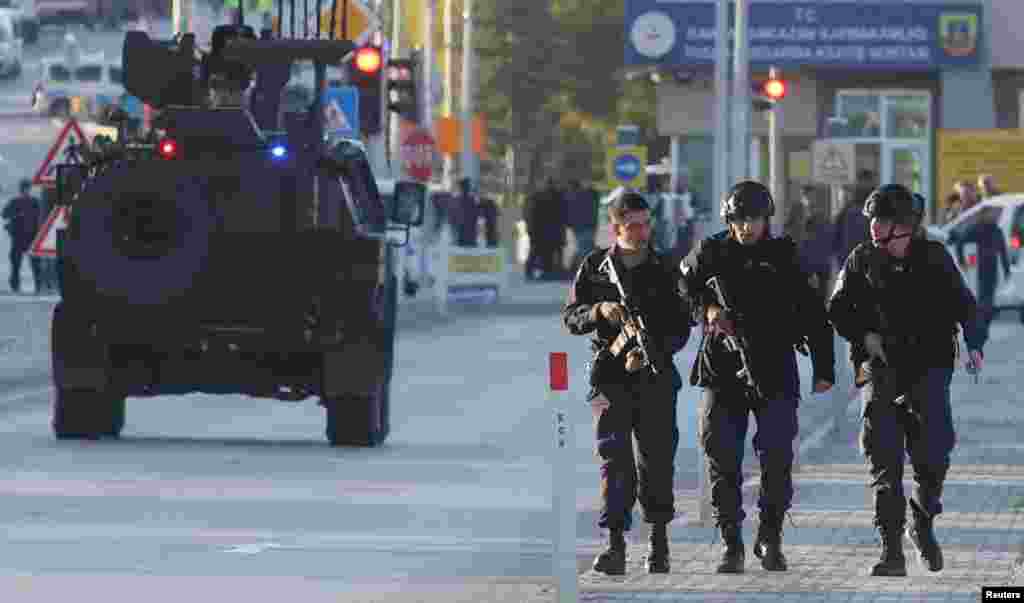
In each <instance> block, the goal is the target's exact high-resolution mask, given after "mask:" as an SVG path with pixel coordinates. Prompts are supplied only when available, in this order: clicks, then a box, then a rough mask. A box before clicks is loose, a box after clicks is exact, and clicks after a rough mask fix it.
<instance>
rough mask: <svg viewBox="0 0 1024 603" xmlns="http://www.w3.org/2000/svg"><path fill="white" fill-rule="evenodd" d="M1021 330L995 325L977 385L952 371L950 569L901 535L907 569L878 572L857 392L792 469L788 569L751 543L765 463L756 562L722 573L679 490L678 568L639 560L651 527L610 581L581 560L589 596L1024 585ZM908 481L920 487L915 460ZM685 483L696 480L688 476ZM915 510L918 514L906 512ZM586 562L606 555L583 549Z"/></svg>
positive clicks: (937, 590)
mask: <svg viewBox="0 0 1024 603" xmlns="http://www.w3.org/2000/svg"><path fill="white" fill-rule="evenodd" d="M1021 333H1024V329H1022V327H1021V325H1020V324H1019V323H1018V322H1017V320H1016V315H1015V314H1014V315H1013V320H1010V319H1009V316H1008V315H1007V316H1004V317H1003V318H1001V319H1000V321H999V322H997V323H996V324H994V325H993V341H991V342H990V343H989V345H988V349H987V350H986V351H987V356H988V364H987V366H986V370H985V373H984V374H983V376H982V378H981V383H979V384H978V385H974V384H973V383H972V381H971V378H970V377H968V376H967V375H966V374H965V373H964V372H963V371H962V370H959V371H958V372H957V373H956V375H955V376H954V383H953V387H952V395H953V409H954V414H955V417H956V419H955V420H956V424H957V436H958V445H957V448H956V450H955V451H954V455H953V466H952V468H951V471H950V474H949V477H948V480H947V482H946V487H945V492H944V496H943V502H944V506H945V512H944V513H943V514H942V515H941V516H939V518H938V519H937V520H936V535H937V537H938V539H939V541H940V543H941V544H942V545H943V552H944V556H945V565H946V567H945V569H944V570H943V571H941V572H938V573H930V572H928V571H926V570H925V569H924V568H922V567H921V566H920V565H919V563H918V560H917V555H916V552H915V551H914V550H913V548H912V547H911V546H910V544H909V541H908V540H907V539H904V545H905V548H906V553H907V555H908V573H909V576H908V577H907V578H873V577H870V576H868V575H867V568H868V567H869V566H870V565H872V564H873V563H874V562H875V561H876V560H877V558H878V553H879V550H880V549H879V545H878V543H877V533H876V532H875V530H874V528H873V527H872V525H871V512H870V511H869V509H870V508H871V492H870V489H869V488H868V486H867V484H868V480H867V468H866V465H865V463H864V460H863V458H862V457H861V456H860V452H859V450H858V448H857V433H858V429H859V421H858V414H859V401H856V403H854V404H850V407H849V408H848V409H847V410H848V412H847V416H846V417H843V418H842V419H841V420H840V421H838V426H837V427H838V428H837V430H836V431H835V432H834V433H833V434H832V435H831V436H830V437H829V438H827V439H826V440H825V441H824V442H823V445H822V446H821V447H820V448H817V449H814V450H811V451H808V453H807V454H806V455H805V456H804V458H803V459H802V460H803V465H802V466H801V470H800V472H799V473H798V474H797V475H796V476H795V484H794V485H795V488H796V495H795V498H794V508H793V509H792V511H791V513H792V522H791V523H790V522H787V525H786V527H785V530H784V543H785V548H784V550H785V552H786V555H787V557H788V559H789V564H790V569H789V571H788V572H785V573H774V572H767V571H764V570H762V569H761V567H760V564H759V561H758V560H757V559H756V558H755V557H754V556H753V554H752V552H751V550H750V546H751V543H752V542H753V535H754V532H755V530H756V526H755V525H754V522H753V521H750V520H751V519H752V518H756V510H755V509H754V508H753V500H754V498H755V497H756V489H757V477H758V476H757V474H756V471H754V472H752V475H750V477H749V478H748V483H746V484H745V487H744V503H745V505H744V506H745V509H746V511H747V518H748V521H747V522H746V523H745V525H744V529H745V535H744V539H745V543H746V546H747V564H746V568H747V571H746V573H745V574H742V575H738V576H724V575H718V574H715V573H714V565H715V564H716V562H717V559H718V556H719V550H720V549H719V544H718V542H717V535H716V534H715V531H714V529H713V528H711V527H705V526H702V525H700V524H699V523H697V522H696V521H695V520H694V518H696V513H697V498H696V491H695V490H691V489H681V490H680V491H679V492H678V495H679V496H680V499H679V500H680V503H681V504H680V505H679V506H680V508H681V510H682V511H683V514H682V515H683V518H682V520H677V521H676V522H675V523H674V524H673V526H672V532H671V537H672V541H673V543H672V573H671V574H669V575H667V576H649V575H647V574H646V573H645V572H644V570H643V568H642V560H643V555H644V550H645V544H644V540H645V538H646V532H645V530H643V529H641V530H636V531H634V532H633V534H632V536H631V544H630V549H629V564H630V565H629V570H628V573H627V575H626V576H624V577H619V578H612V577H607V576H603V575H600V574H596V573H594V572H592V571H590V570H589V569H587V568H584V571H583V573H582V574H581V576H580V591H581V593H580V600H581V601H933V600H935V601H977V600H979V598H980V592H981V586H982V585H986V586H999V585H1009V584H1013V583H1015V582H1016V583H1017V584H1024V575H1022V574H1024V572H1022V570H1021V566H1020V562H1019V558H1020V555H1021V551H1022V543H1024V442H1021V441H1020V439H1019V436H1018V434H1019V428H1020V425H1021V424H1022V422H1024V403H1022V402H1024V397H1022V395H1021V394H1020V393H1019V390H1020V385H1021V382H1020V381H1019V377H1018V376H1019V375H1021V374H1022V369H1024V347H1022V346H1021V345H1020V343H1019V341H1020V335H1021ZM906 475H907V481H906V482H905V488H907V491H908V492H909V491H910V490H909V489H910V487H911V486H912V482H911V481H910V480H911V477H910V476H911V469H910V467H909V465H908V466H907V473H906ZM687 485H688V484H687ZM908 513H909V511H908ZM583 549H584V550H581V554H580V559H581V564H582V563H583V562H584V561H586V560H587V558H589V556H591V555H593V554H596V553H597V552H598V550H599V549H598V545H597V543H593V544H590V545H589V546H584V547H583Z"/></svg>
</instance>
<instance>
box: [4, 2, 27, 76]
mask: <svg viewBox="0 0 1024 603" xmlns="http://www.w3.org/2000/svg"><path fill="white" fill-rule="evenodd" d="M21 57H22V40H21V36H19V35H17V28H16V27H15V25H14V19H13V18H11V16H10V15H6V14H0V76H3V77H14V76H17V75H18V74H20V73H21Z"/></svg>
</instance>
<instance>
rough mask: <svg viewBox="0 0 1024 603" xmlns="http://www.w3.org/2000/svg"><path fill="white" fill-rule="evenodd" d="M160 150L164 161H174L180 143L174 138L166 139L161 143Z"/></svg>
mask: <svg viewBox="0 0 1024 603" xmlns="http://www.w3.org/2000/svg"><path fill="white" fill-rule="evenodd" d="M158 150H159V151H160V156H161V157H163V158H164V159H174V158H175V157H176V156H177V155H178V143H177V142H175V141H174V139H172V138H165V139H163V140H162V141H160V145H159V147H158Z"/></svg>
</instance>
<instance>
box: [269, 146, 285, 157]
mask: <svg viewBox="0 0 1024 603" xmlns="http://www.w3.org/2000/svg"><path fill="white" fill-rule="evenodd" d="M270 154H271V156H273V157H274V159H282V158H284V157H285V156H286V155H287V154H288V149H287V148H285V146H284V145H283V144H275V145H274V146H272V147H270Z"/></svg>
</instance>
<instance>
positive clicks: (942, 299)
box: [829, 184, 984, 576]
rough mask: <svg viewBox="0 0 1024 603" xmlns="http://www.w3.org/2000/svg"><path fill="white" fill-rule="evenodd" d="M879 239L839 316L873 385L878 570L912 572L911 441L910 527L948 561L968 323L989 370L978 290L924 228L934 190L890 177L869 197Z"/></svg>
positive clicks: (974, 362) (845, 287)
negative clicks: (962, 347) (944, 533)
mask: <svg viewBox="0 0 1024 603" xmlns="http://www.w3.org/2000/svg"><path fill="white" fill-rule="evenodd" d="M864 215H865V216H867V217H868V218H869V219H870V220H871V242H870V243H868V242H865V243H861V244H860V245H858V246H857V247H856V248H854V250H853V252H851V253H850V256H849V257H848V258H847V259H846V263H845V265H844V267H843V269H842V271H841V272H840V273H839V276H838V278H837V280H836V287H835V291H834V292H833V293H832V297H831V299H830V301H829V317H830V318H831V320H832V322H833V324H835V327H836V330H837V331H838V333H839V335H841V336H842V337H844V338H845V339H847V340H849V341H850V345H851V354H852V357H851V360H852V361H853V363H854V369H855V371H856V374H857V384H858V385H863V388H864V389H863V392H862V399H863V409H862V419H863V429H862V431H861V438H860V442H861V451H862V452H863V453H864V455H865V456H866V457H867V459H868V462H869V463H870V465H871V470H870V471H871V477H872V482H871V485H872V486H873V487H874V494H875V517H874V523H875V526H876V527H877V528H878V530H879V532H880V533H881V537H882V556H881V561H880V562H879V563H877V564H875V565H874V566H873V567H872V568H871V575H873V576H906V575H907V566H906V559H905V558H904V556H903V541H902V538H903V526H904V524H905V520H906V512H907V500H906V498H905V497H904V495H903V459H904V450H906V451H907V452H908V453H909V454H910V462H911V465H913V468H914V481H915V482H916V486H915V487H914V493H913V495H912V496H911V499H910V507H911V510H912V512H913V516H914V521H913V523H912V524H911V526H910V527H909V528H908V529H907V535H908V536H909V537H910V540H911V542H912V543H913V544H914V546H915V547H916V548H917V550H918V552H919V553H920V555H921V559H922V560H923V561H924V562H925V563H926V564H927V566H928V569H930V570H931V571H939V570H940V569H942V550H941V549H940V548H939V544H938V542H936V540H935V534H934V532H933V531H932V522H933V520H934V518H935V516H936V515H938V514H939V513H941V512H942V502H941V496H942V484H943V482H944V480H945V478H946V472H947V471H948V470H949V455H950V452H951V451H952V450H953V446H954V444H955V439H956V435H955V434H954V432H953V417H952V410H951V408H950V400H949V384H950V379H951V378H952V374H953V368H954V365H955V363H956V357H957V352H958V343H957V330H956V325H957V323H959V324H960V325H962V326H963V329H964V338H965V339H966V341H967V349H968V350H969V354H970V360H969V366H971V367H974V368H976V369H977V370H980V369H981V363H982V347H983V344H984V342H983V340H982V337H983V335H982V333H981V332H980V331H979V330H978V328H977V325H976V322H975V321H976V304H975V299H974V296H973V295H972V294H971V292H970V290H969V289H967V287H966V286H965V284H964V281H963V278H962V276H961V275H960V272H959V271H958V270H957V267H956V265H955V264H954V263H953V259H952V258H951V257H950V255H949V253H948V252H947V251H946V250H945V248H944V247H943V245H942V244H941V243H937V242H934V241H929V240H928V239H927V238H926V237H925V235H924V231H923V229H922V228H921V219H922V216H923V215H924V198H923V197H921V196H920V195H915V194H912V193H911V192H910V191H908V190H907V189H906V188H905V187H903V186H900V185H895V184H889V185H885V186H882V187H880V188H878V189H876V190H875V191H874V192H872V193H871V195H870V196H869V197H868V198H867V200H866V202H865V204H864Z"/></svg>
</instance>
